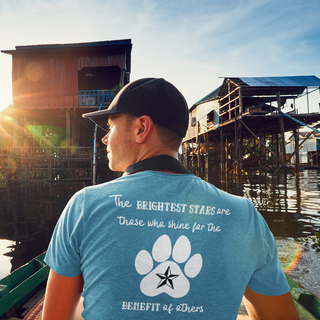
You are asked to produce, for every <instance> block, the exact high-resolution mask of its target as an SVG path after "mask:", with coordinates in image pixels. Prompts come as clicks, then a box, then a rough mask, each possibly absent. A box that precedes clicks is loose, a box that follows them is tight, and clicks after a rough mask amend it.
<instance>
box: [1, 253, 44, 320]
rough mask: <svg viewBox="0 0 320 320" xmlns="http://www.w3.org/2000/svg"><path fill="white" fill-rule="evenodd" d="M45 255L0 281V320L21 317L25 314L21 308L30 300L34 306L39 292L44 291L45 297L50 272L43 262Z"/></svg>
mask: <svg viewBox="0 0 320 320" xmlns="http://www.w3.org/2000/svg"><path fill="white" fill-rule="evenodd" d="M45 254H46V253H45V252H44V253H42V254H41V255H39V256H37V257H35V258H34V259H32V260H31V261H29V262H28V263H26V264H25V265H23V266H22V267H20V268H19V269H17V270H15V271H13V272H12V273H10V274H9V275H8V276H6V277H4V278H3V279H1V280H0V319H7V318H10V317H20V316H21V315H22V314H24V313H25V312H24V313H23V312H22V311H23V310H21V311H19V309H22V308H21V307H22V306H23V305H25V304H26V303H27V302H30V300H34V303H33V304H35V303H36V302H37V301H36V298H35V295H36V294H37V293H38V292H39V290H41V289H43V290H42V292H43V293H42V296H43V295H44V287H45V284H46V280H47V278H48V275H49V270H50V268H49V266H48V265H47V264H46V263H45V262H44V261H43V260H44V257H45ZM32 298H33V299H32ZM40 299H41V297H40ZM27 305H28V304H27ZM29 305H30V303H29ZM31 305H32V303H31ZM26 309H27V307H26ZM24 311H28V310H24Z"/></svg>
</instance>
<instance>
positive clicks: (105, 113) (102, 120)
mask: <svg viewBox="0 0 320 320" xmlns="http://www.w3.org/2000/svg"><path fill="white" fill-rule="evenodd" d="M117 113H122V111H119V110H108V109H105V110H99V111H94V112H89V113H84V114H83V115H82V117H83V118H85V119H90V120H91V121H93V122H94V123H95V124H96V125H97V126H98V127H100V128H101V129H102V130H104V131H109V127H108V117H109V115H111V114H117Z"/></svg>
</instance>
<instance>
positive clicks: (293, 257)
mask: <svg viewBox="0 0 320 320" xmlns="http://www.w3.org/2000/svg"><path fill="white" fill-rule="evenodd" d="M276 243H277V247H278V254H279V258H280V262H281V266H282V270H283V271H284V272H286V273H289V272H291V271H293V270H294V268H295V267H296V266H297V264H298V263H299V260H300V257H301V252H302V247H301V244H300V243H298V242H297V241H294V240H290V239H281V240H280V239H276Z"/></svg>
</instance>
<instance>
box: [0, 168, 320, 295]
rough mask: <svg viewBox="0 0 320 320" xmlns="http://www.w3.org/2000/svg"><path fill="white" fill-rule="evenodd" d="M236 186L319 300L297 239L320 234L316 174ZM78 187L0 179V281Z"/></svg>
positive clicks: (313, 268)
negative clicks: (239, 187) (258, 213)
mask: <svg viewBox="0 0 320 320" xmlns="http://www.w3.org/2000/svg"><path fill="white" fill-rule="evenodd" d="M242 184H243V185H242V188H241V189H242V190H241V191H242V193H243V196H245V197H247V198H249V199H251V201H252V202H253V203H254V205H255V206H256V208H257V209H258V210H259V211H260V212H261V214H262V215H263V216H264V218H265V219H266V221H267V223H268V225H269V227H270V229H271V231H272V233H273V234H274V237H275V239H276V242H277V246H278V251H279V256H280V260H281V263H282V266H283V269H284V270H285V271H286V272H288V273H289V274H290V275H291V276H292V277H293V278H294V279H296V280H297V281H299V282H300V283H301V284H302V285H303V286H304V287H306V288H307V289H309V290H310V291H312V292H313V293H315V294H316V295H317V296H319V297H320V252H318V251H316V249H315V248H312V247H309V246H308V245H306V244H305V241H304V240H303V239H306V237H307V236H309V237H314V234H315V232H320V171H319V170H318V171H316V170H304V171H302V172H300V174H299V175H298V176H292V175H286V174H278V175H277V176H275V177H273V176H272V175H270V174H264V175H259V174H251V175H244V176H243V177H242ZM83 187H85V185H84V183H83V182H69V183H66V182H45V181H35V180H34V181H28V182H21V181H11V182H10V183H7V182H6V181H1V180H0V278H2V277H4V276H6V275H7V274H8V273H10V272H11V271H13V270H14V269H16V268H17V267H19V266H21V265H22V264H24V263H26V262H28V261H29V260H31V259H32V258H34V257H35V256H37V255H38V254H40V253H42V252H43V251H45V250H46V248H47V246H48V243H49V241H50V238H51V234H52V231H53V229H54V226H55V224H56V221H57V219H58V217H59V215H60V213H61V212H62V210H63V208H64V206H65V204H66V203H67V201H68V200H69V199H70V197H71V196H72V195H73V194H74V193H75V192H76V191H78V190H80V189H82V188H83ZM227 191H229V192H230V193H232V187H230V190H227Z"/></svg>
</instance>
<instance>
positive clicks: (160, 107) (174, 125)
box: [82, 78, 189, 137]
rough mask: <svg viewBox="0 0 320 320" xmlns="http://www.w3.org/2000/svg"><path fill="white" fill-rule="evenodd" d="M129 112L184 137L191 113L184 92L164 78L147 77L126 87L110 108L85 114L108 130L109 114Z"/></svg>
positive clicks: (85, 116) (84, 116)
mask: <svg viewBox="0 0 320 320" xmlns="http://www.w3.org/2000/svg"><path fill="white" fill-rule="evenodd" d="M118 113H128V114H131V115H133V116H136V117H141V116H143V115H147V116H149V117H150V118H151V119H152V121H153V122H154V123H156V124H158V125H160V126H163V127H166V128H168V129H171V130H173V131H175V132H177V133H178V134H179V135H180V136H181V137H184V136H185V134H186V132H187V129H188V120H189V110H188V105H187V102H186V100H185V98H184V96H183V95H182V94H181V92H180V91H179V90H178V89H177V88H176V87H175V86H174V85H173V84H171V83H170V82H168V81H166V80H164V79H161V78H160V79H157V78H144V79H139V80H136V81H133V82H130V83H128V84H127V85H126V86H124V87H123V88H122V89H121V90H120V91H119V93H118V94H117V95H116V97H115V98H114V99H113V101H112V103H111V104H110V106H109V107H108V109H105V110H100V111H95V112H89V113H85V114H83V115H82V117H83V118H86V119H90V120H92V121H93V122H94V123H96V124H97V125H98V126H99V127H100V128H102V129H103V130H105V131H108V126H107V121H108V116H109V115H110V114H118Z"/></svg>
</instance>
